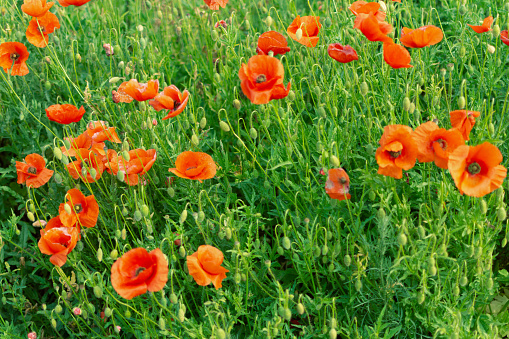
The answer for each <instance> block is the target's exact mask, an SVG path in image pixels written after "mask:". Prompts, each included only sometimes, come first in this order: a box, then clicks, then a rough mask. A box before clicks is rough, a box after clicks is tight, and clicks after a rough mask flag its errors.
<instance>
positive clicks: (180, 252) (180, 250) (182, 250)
mask: <svg viewBox="0 0 509 339" xmlns="http://www.w3.org/2000/svg"><path fill="white" fill-rule="evenodd" d="M179 255H180V257H182V258H184V257H185V256H186V249H185V248H184V246H180V247H179Z"/></svg>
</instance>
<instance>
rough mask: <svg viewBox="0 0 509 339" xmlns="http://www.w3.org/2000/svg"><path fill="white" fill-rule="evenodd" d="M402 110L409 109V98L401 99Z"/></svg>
mask: <svg viewBox="0 0 509 339" xmlns="http://www.w3.org/2000/svg"><path fill="white" fill-rule="evenodd" d="M403 110H405V111H409V110H410V98H408V97H405V98H404V99H403Z"/></svg>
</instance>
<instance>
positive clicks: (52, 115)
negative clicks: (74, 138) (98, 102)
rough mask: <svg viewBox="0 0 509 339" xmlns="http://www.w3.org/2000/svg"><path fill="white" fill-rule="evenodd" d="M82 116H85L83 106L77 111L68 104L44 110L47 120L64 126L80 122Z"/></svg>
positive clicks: (52, 106)
mask: <svg viewBox="0 0 509 339" xmlns="http://www.w3.org/2000/svg"><path fill="white" fill-rule="evenodd" d="M83 114H85V109H84V108H83V106H81V108H80V109H79V110H78V108H77V107H76V106H74V105H70V104H64V105H51V106H50V107H48V108H46V116H47V117H48V119H50V120H51V121H55V122H58V123H59V124H64V125H68V124H70V123H73V122H78V121H80V120H81V118H83Z"/></svg>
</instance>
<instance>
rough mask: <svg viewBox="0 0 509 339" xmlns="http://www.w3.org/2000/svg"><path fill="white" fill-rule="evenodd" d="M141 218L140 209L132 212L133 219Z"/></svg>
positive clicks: (138, 219)
mask: <svg viewBox="0 0 509 339" xmlns="http://www.w3.org/2000/svg"><path fill="white" fill-rule="evenodd" d="M141 218H143V216H142V214H141V212H140V210H136V211H135V212H134V220H135V221H140V220H141Z"/></svg>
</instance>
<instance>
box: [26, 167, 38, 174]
mask: <svg viewBox="0 0 509 339" xmlns="http://www.w3.org/2000/svg"><path fill="white" fill-rule="evenodd" d="M27 172H28V173H29V174H37V168H35V167H34V166H30V167H28V170H27Z"/></svg>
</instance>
